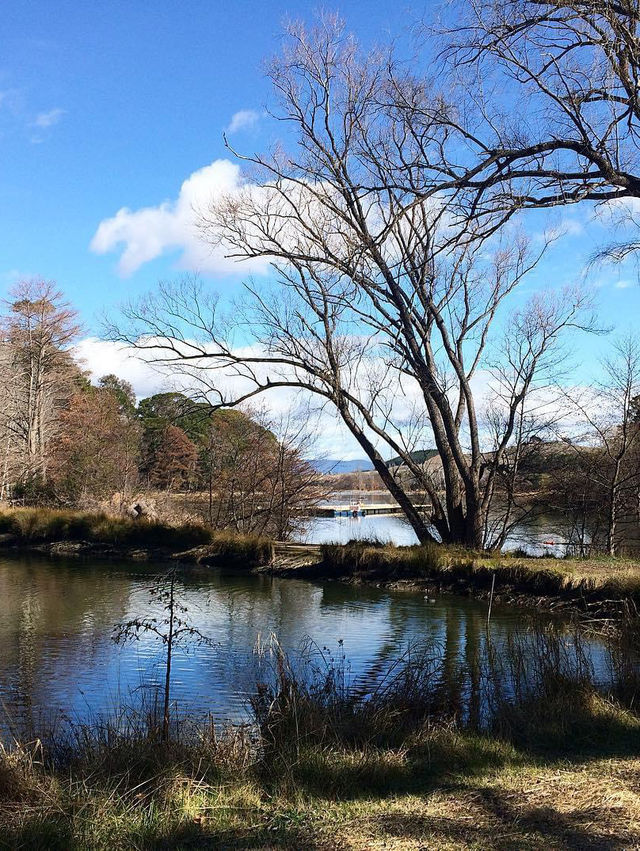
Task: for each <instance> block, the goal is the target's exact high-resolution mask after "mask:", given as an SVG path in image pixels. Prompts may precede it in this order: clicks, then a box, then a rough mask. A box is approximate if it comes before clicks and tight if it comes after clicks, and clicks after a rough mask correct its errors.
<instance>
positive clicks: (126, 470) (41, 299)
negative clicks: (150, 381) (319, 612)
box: [0, 280, 320, 540]
mask: <svg viewBox="0 0 640 851" xmlns="http://www.w3.org/2000/svg"><path fill="white" fill-rule="evenodd" d="M79 332H80V326H79V324H78V320H77V315H76V313H75V311H74V310H73V309H72V307H70V306H69V305H68V304H67V303H66V302H65V301H64V298H63V296H62V294H61V293H60V292H59V291H58V290H57V289H56V287H55V285H54V284H52V283H49V282H44V281H39V280H35V281H26V282H22V283H20V284H18V285H16V287H15V288H14V290H13V292H12V296H11V299H10V301H9V302H8V303H7V304H6V308H5V311H4V312H3V315H2V344H1V347H0V395H1V397H2V399H3V400H4V401H3V405H2V411H1V412H0V435H1V440H2V443H1V446H2V469H1V479H0V499H2V500H6V501H11V502H12V503H13V504H22V505H53V506H67V507H78V508H83V509H91V508H101V509H105V508H106V509H107V510H111V511H113V512H116V513H129V514H131V515H134V516H136V515H143V514H144V515H147V516H150V517H153V516H159V515H160V516H163V517H164V518H166V519H174V520H176V519H177V520H185V519H197V520H200V521H203V522H206V523H207V524H209V525H211V526H212V527H214V528H216V529H221V528H224V529H232V530H235V531H238V532H243V533H255V534H265V535H270V536H272V537H274V538H276V539H278V540H283V539H286V538H287V537H289V536H290V535H291V533H292V531H293V529H294V528H295V526H296V522H297V519H298V518H299V515H300V513H301V512H302V511H303V510H304V509H305V508H306V507H307V506H308V505H312V504H313V503H314V502H315V501H316V500H317V499H318V495H319V493H320V490H319V475H318V473H317V472H316V470H315V469H314V468H313V466H312V465H311V464H310V463H309V462H308V461H307V460H305V457H304V450H305V448H306V447H307V442H308V440H309V435H308V434H306V433H305V430H304V426H303V425H301V424H300V423H298V422H295V421H294V420H292V419H290V420H289V421H287V422H285V423H282V422H279V423H278V424H277V425H278V428H279V430H280V433H279V435H278V436H276V434H275V432H274V430H273V428H272V423H271V422H270V421H269V420H268V418H267V416H266V415H265V413H264V412H262V411H255V412H247V411H239V410H214V408H213V407H212V406H211V405H208V404H207V403H206V402H198V401H194V400H192V399H190V398H188V397H187V396H186V395H184V394H183V393H179V392H173V391H169V392H165V393H158V394H155V395H153V396H150V397H149V398H144V399H140V400H139V401H137V400H136V397H135V394H134V391H133V388H132V387H131V385H130V384H128V383H127V382H126V381H124V380H122V379H120V378H118V377H117V376H115V375H113V374H108V375H104V376H102V377H100V378H99V379H98V380H97V381H96V382H92V381H91V380H90V378H89V376H88V374H87V373H86V371H85V370H84V369H83V365H82V363H81V362H78V361H77V360H76V359H75V358H74V350H73V343H74V341H75V340H76V339H77V337H78V334H79ZM178 495H180V499H178V498H177V497H178Z"/></svg>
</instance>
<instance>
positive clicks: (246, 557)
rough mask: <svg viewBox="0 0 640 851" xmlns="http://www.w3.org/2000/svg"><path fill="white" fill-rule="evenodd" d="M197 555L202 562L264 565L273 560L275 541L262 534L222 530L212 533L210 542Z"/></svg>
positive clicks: (251, 565) (243, 565)
mask: <svg viewBox="0 0 640 851" xmlns="http://www.w3.org/2000/svg"><path fill="white" fill-rule="evenodd" d="M196 557H197V560H198V561H199V562H200V563H201V564H211V565H225V566H233V567H236V566H238V567H247V566H249V567H264V566H265V565H268V564H270V563H271V562H272V560H273V542H272V541H271V540H270V539H269V538H264V537H262V536H261V535H239V534H237V533H234V532H225V531H222V530H221V531H216V532H214V533H213V534H212V537H211V541H210V542H209V544H208V545H206V546H205V547H204V548H203V549H202V552H201V553H199V554H198V553H197V554H196Z"/></svg>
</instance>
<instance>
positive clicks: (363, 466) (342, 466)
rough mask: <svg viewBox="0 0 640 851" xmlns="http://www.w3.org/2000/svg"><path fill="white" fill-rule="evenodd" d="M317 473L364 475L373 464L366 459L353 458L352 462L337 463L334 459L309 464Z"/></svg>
mask: <svg viewBox="0 0 640 851" xmlns="http://www.w3.org/2000/svg"><path fill="white" fill-rule="evenodd" d="M309 463H310V464H311V465H312V466H313V467H314V468H315V469H316V470H317V471H318V472H319V473H333V474H339V473H366V472H367V471H368V470H373V464H372V463H371V461H369V459H368V458H354V459H353V460H352V461H339V460H338V459H336V458H325V459H319V460H315V461H310V462H309Z"/></svg>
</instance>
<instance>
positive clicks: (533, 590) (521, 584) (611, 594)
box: [321, 541, 640, 616]
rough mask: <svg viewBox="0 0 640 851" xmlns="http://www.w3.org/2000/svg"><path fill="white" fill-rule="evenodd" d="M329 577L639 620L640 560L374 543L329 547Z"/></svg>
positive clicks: (325, 550)
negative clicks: (542, 601)
mask: <svg viewBox="0 0 640 851" xmlns="http://www.w3.org/2000/svg"><path fill="white" fill-rule="evenodd" d="M321 558H322V568H321V570H322V571H324V572H325V574H326V575H327V576H331V577H333V578H339V579H358V580H361V581H373V582H385V583H391V582H400V581H403V580H408V581H417V582H426V583H434V584H437V585H439V586H441V587H442V588H445V589H448V590H453V591H456V590H476V591H481V592H488V591H489V590H490V588H491V585H492V582H493V578H494V577H495V589H496V593H497V594H498V595H500V596H503V597H505V596H506V597H507V598H513V597H517V596H518V595H520V594H523V595H528V596H529V597H532V598H541V597H547V598H553V599H555V600H557V601H565V602H570V603H574V604H579V605H580V606H581V607H582V608H585V607H587V608H588V607H589V606H593V607H598V606H599V607H602V606H604V604H605V603H606V602H608V604H609V610H608V611H610V613H611V614H623V615H630V616H637V613H638V607H640V560H634V559H629V558H605V557H602V558H598V557H595V558H590V559H577V558H564V559H558V558H532V557H526V556H519V555H510V554H508V553H498V554H485V553H474V552H471V551H468V550H464V549H460V548H455V547H446V546H439V545H427V546H410V547H395V546H390V545H385V544H379V543H376V542H374V541H351V542H350V543H348V544H344V545H342V544H325V545H323V546H322V547H321Z"/></svg>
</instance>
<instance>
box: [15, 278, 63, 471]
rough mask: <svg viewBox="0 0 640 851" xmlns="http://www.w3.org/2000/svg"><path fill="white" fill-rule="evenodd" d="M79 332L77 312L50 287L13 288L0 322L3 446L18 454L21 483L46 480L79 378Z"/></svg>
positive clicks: (36, 284)
mask: <svg viewBox="0 0 640 851" xmlns="http://www.w3.org/2000/svg"><path fill="white" fill-rule="evenodd" d="M78 331H79V326H78V325H77V322H76V314H75V312H74V311H73V310H72V309H71V308H70V307H69V305H68V304H66V303H65V302H64V301H63V299H62V294H61V293H60V292H59V291H58V290H56V289H55V286H54V284H52V283H51V282H47V281H42V280H30V281H22V282H20V283H19V284H17V285H16V286H15V287H14V289H13V290H12V293H11V298H10V300H9V302H8V303H7V311H6V313H5V315H4V316H3V317H2V336H3V341H4V352H5V359H4V361H5V362H4V370H3V373H4V374H5V377H6V384H7V391H8V392H7V397H6V398H7V403H8V404H7V406H6V408H5V410H4V411H3V417H4V427H5V430H6V434H7V438H6V439H7V441H8V442H9V443H11V444H12V445H13V447H14V449H15V452H16V454H17V455H18V458H19V461H18V465H19V470H18V476H19V478H22V479H24V478H25V477H29V476H38V477H40V478H42V479H44V478H45V477H46V470H47V461H48V458H47V447H48V444H49V442H50V440H51V438H52V437H53V434H54V433H55V429H56V423H57V414H58V412H59V411H60V410H61V408H62V407H63V406H64V404H65V403H66V400H67V399H68V397H69V396H70V395H71V393H72V391H73V379H74V378H75V377H77V376H78V375H79V370H78V367H77V366H76V365H75V364H74V363H73V359H72V357H71V354H70V352H69V346H70V344H71V343H72V341H73V339H74V338H75V337H76V335H77V334H78Z"/></svg>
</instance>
